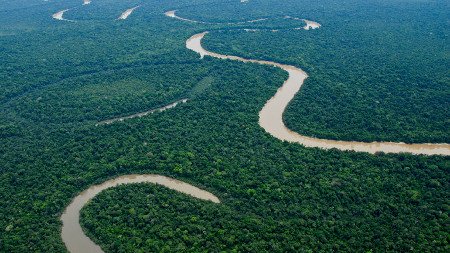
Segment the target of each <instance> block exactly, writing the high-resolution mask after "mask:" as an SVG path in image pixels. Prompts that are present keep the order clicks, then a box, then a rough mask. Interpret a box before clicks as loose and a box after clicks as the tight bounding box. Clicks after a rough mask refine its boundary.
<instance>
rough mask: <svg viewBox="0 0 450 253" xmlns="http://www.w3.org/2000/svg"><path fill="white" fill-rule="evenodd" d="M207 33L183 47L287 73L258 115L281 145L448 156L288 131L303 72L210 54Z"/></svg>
mask: <svg viewBox="0 0 450 253" xmlns="http://www.w3.org/2000/svg"><path fill="white" fill-rule="evenodd" d="M319 27H320V25H314V24H311V23H307V25H306V26H305V27H304V29H305V30H309V29H315V28H319ZM207 33H208V32H203V33H199V34H196V35H194V36H192V37H191V38H189V39H188V40H187V41H186V47H187V48H188V49H190V50H193V51H194V52H197V53H198V54H200V56H201V57H202V58H203V57H204V56H206V55H208V56H211V57H214V58H219V59H229V60H235V61H241V62H251V63H258V64H263V65H270V66H274V67H278V68H281V69H283V70H285V71H287V72H288V73H289V78H288V79H287V80H286V82H285V83H284V84H283V85H282V86H281V87H280V88H279V89H278V91H277V92H276V93H275V95H274V96H273V97H272V98H271V99H269V100H268V101H267V103H266V104H265V105H264V107H263V108H262V110H261V111H260V112H259V125H260V126H261V127H262V128H264V130H266V132H268V133H269V134H271V135H272V136H273V137H275V138H278V139H280V140H283V141H288V142H295V143H299V144H302V145H304V146H305V147H314V148H322V149H333V148H335V149H339V150H344V151H358V152H368V153H371V154H374V153H377V152H384V153H412V154H421V155H446V156H448V155H450V145H449V144H446V143H443V144H433V143H423V144H406V143H401V142H370V143H368V142H359V141H336V140H327V139H319V138H313V137H308V136H304V135H301V134H299V133H296V132H294V131H291V130H289V129H288V128H287V127H286V126H285V125H284V122H283V113H284V111H285V110H286V107H287V106H288V104H289V102H290V101H291V100H292V99H293V98H294V96H295V95H296V94H297V92H299V90H300V88H301V87H302V85H303V82H304V81H305V79H306V78H308V74H306V72H304V71H303V70H301V69H299V68H297V67H294V66H290V65H284V64H280V63H276V62H271V61H263V60H252V59H245V58H242V57H238V56H232V55H222V54H218V53H214V52H210V51H208V50H206V49H204V48H203V46H202V43H201V42H202V39H203V37H204V36H205V35H206V34H207Z"/></svg>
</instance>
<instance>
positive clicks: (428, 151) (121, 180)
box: [53, 7, 450, 253]
mask: <svg viewBox="0 0 450 253" xmlns="http://www.w3.org/2000/svg"><path fill="white" fill-rule="evenodd" d="M135 8H136V7H135ZM129 10H131V9H129ZM129 10H127V11H129ZM65 11H66V10H64V11H60V12H58V13H56V14H54V15H53V17H54V18H56V19H60V20H64V19H63V18H62V15H63V14H64V12H65ZM131 12H132V10H131V11H130V12H129V13H128V15H129V14H130V13H131ZM165 15H166V16H168V17H172V18H177V19H179V20H183V21H189V22H195V23H202V22H199V21H194V20H188V19H184V18H180V17H178V16H176V14H175V11H168V12H166V13H165ZM125 18H126V17H125ZM285 18H291V17H285ZM294 19H296V18H294ZM301 20H302V21H304V22H305V23H306V26H304V27H303V28H302V29H305V30H309V29H316V28H319V27H320V24H319V23H317V22H314V21H309V20H304V19H301ZM257 21H259V20H257ZM249 22H256V21H249ZM207 33H208V32H203V33H199V34H195V35H193V36H192V37H191V38H189V39H188V40H187V41H186V47H187V48H188V49H190V50H193V51H194V52H197V53H198V54H200V57H201V58H203V57H204V56H211V57H214V58H218V59H224V60H225V59H226V60H235V61H241V62H246V63H258V64H263V65H269V66H273V67H278V68H281V69H283V70H284V71H286V72H288V73H289V78H288V79H287V80H286V81H285V82H284V84H283V85H282V86H281V87H280V88H279V89H278V91H277V92H276V93H275V95H274V96H273V97H272V98H270V99H269V100H268V101H267V102H266V104H265V105H264V107H263V108H262V109H261V111H260V112H259V125H260V126H261V127H262V128H263V129H264V130H265V131H266V132H268V133H269V134H271V135H272V136H274V137H275V138H278V139H279V140H283V141H288V142H295V143H299V144H302V145H304V146H306V147H315V148H322V149H333V148H334V149H339V150H350V151H358V152H368V153H372V154H373V153H376V152H385V153H412V154H422V155H450V145H449V144H431V143H429V144H428V143H425V144H406V143H396V142H372V143H366V142H357V141H336V140H326V139H319V138H312V137H307V136H303V135H301V134H299V133H296V132H293V131H291V130H289V129H288V128H287V127H286V126H285V125H284V122H283V113H284V111H285V109H286V107H287V106H288V104H289V102H290V101H291V100H292V99H293V98H294V96H295V95H296V94H297V92H299V91H300V88H301V86H302V85H303V83H304V81H305V79H306V78H308V74H307V73H306V72H304V71H303V70H301V69H300V68H297V67H295V66H291V65H285V64H281V63H276V62H271V61H264V60H254V59H245V58H242V57H238V56H232V55H222V54H218V53H214V52H210V51H208V50H206V49H205V48H203V47H202V43H201V42H202V39H203V38H204V36H205V35H206V34H207ZM186 101H187V99H183V100H180V101H177V102H175V103H172V104H169V105H167V106H165V107H161V108H158V109H154V110H150V111H147V112H142V113H138V114H133V115H130V116H126V117H120V118H115V119H111V120H106V121H102V122H99V123H98V124H97V125H99V124H111V123H113V122H116V121H123V120H125V119H130V118H135V117H142V116H145V115H147V114H149V113H153V112H155V111H158V110H159V111H163V110H166V109H169V108H173V107H175V106H176V105H177V104H178V103H180V102H183V103H185V102H186ZM133 183H153V184H158V185H162V186H165V187H167V188H169V189H173V190H175V191H178V192H181V193H185V194H189V195H191V196H192V197H195V198H198V199H202V200H207V201H212V202H214V203H220V200H219V199H218V198H217V197H216V196H214V195H213V194H211V193H209V192H206V191H204V190H201V189H199V188H197V187H195V186H192V185H190V184H187V183H184V182H181V181H178V180H175V179H172V178H168V177H165V176H161V175H154V174H148V175H125V176H121V177H118V178H115V179H112V180H108V181H106V182H104V183H102V184H100V185H94V186H91V187H89V189H87V190H85V191H84V192H82V193H81V194H79V195H78V196H76V197H75V198H74V199H73V201H72V202H71V203H70V204H69V206H67V208H66V209H65V211H64V213H63V215H62V216H61V221H62V223H63V226H62V231H61V236H62V239H63V241H64V243H65V245H66V247H67V249H68V250H69V251H70V252H72V253H87V252H92V253H101V252H103V251H102V249H101V248H100V247H99V246H98V245H96V244H95V243H94V242H93V241H91V240H90V239H89V238H88V237H87V236H86V235H85V234H84V232H83V230H82V228H81V226H80V223H79V218H80V211H81V209H82V208H83V206H85V205H86V204H87V203H88V202H89V201H90V200H92V199H93V198H94V197H95V196H96V195H97V194H99V193H100V192H102V191H103V190H105V189H108V188H112V187H116V186H118V185H120V184H133Z"/></svg>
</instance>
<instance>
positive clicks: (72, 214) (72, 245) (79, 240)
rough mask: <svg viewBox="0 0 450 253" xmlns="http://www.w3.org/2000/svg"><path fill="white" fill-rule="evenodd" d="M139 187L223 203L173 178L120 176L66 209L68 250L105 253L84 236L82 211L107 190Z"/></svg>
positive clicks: (91, 189) (64, 228) (64, 230)
mask: <svg viewBox="0 0 450 253" xmlns="http://www.w3.org/2000/svg"><path fill="white" fill-rule="evenodd" d="M137 183H152V184H157V185H161V186H164V187H167V188H169V189H172V190H175V191H178V192H180V193H184V194H187V195H190V196H192V197H194V198H198V199H201V200H206V201H212V202H213V203H220V200H219V199H218V198H217V197H216V196H215V195H213V194H212V193H209V192H207V191H205V190H202V189H200V188H198V187H195V186H193V185H191V184H188V183H185V182H182V181H179V180H176V179H173V178H170V177H166V176H162V175H155V174H144V175H125V176H120V177H117V178H115V179H111V180H108V181H106V182H104V183H102V184H99V185H93V186H91V187H89V188H88V189H87V190H85V191H83V192H82V193H80V194H79V195H77V196H76V197H75V198H74V199H73V200H72V202H71V203H70V204H69V205H68V206H67V207H66V209H65V210H64V213H63V214H62V215H61V221H62V223H63V226H62V231H61V237H62V240H63V242H64V244H65V245H66V248H67V250H68V251H69V252H71V253H87V252H89V253H103V251H102V249H101V248H100V246H98V245H97V244H95V243H94V242H93V241H92V240H91V239H89V237H87V236H86V235H85V234H84V232H83V229H82V228H81V225H80V222H79V220H80V211H81V209H82V208H83V207H84V206H85V205H86V204H87V203H89V201H90V200H92V199H93V198H94V197H95V196H97V195H98V194H99V193H100V192H102V191H104V190H106V189H109V188H113V187H117V186H119V185H122V184H137Z"/></svg>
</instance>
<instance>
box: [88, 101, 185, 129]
mask: <svg viewBox="0 0 450 253" xmlns="http://www.w3.org/2000/svg"><path fill="white" fill-rule="evenodd" d="M187 101H188V99H187V98H185V99H181V100H178V101H176V102H174V103H171V104H168V105H166V106H163V107H160V108H156V109H152V110H148V111H145V112H140V113H136V114H132V115H128V116H124V117H119V118H113V119H108V120H103V121H100V122H98V123H97V124H95V125H96V126H99V125H109V124H112V123H114V122H118V121H124V120H127V119H134V118H140V117H144V116H147V115H149V114H152V113H155V112H163V111H165V110H168V109H172V108H174V107H176V106H177V105H178V104H180V103H186V102H187Z"/></svg>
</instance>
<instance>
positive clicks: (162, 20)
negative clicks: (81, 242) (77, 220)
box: [0, 0, 450, 252]
mask: <svg viewBox="0 0 450 253" xmlns="http://www.w3.org/2000/svg"><path fill="white" fill-rule="evenodd" d="M371 2H372V1H371ZM376 2H377V5H376V6H377V9H376V11H373V8H372V6H374V5H373V3H366V2H362V1H347V2H346V3H341V1H336V2H334V1H328V0H327V1H321V2H316V1H311V3H307V2H306V1H297V0H295V1H294V0H291V1H256V0H250V2H249V3H248V4H246V5H242V4H240V3H239V1H236V3H234V2H233V3H231V2H229V1H226V2H223V3H222V1H221V3H212V1H209V0H197V1H192V0H189V1H187V0H186V1H181V0H177V1H165V0H164V1H162V0H161V1H159V0H158V1H145V2H144V3H141V2H138V1H127V2H126V3H125V2H121V3H118V2H117V1H112V0H98V1H95V0H94V1H93V3H92V5H91V6H89V7H88V8H80V7H79V6H80V4H81V1H77V2H75V1H49V2H42V1H37V0H33V1H3V2H2V4H0V12H1V14H0V23H1V24H2V26H1V27H0V59H1V62H0V80H1V81H0V82H1V85H0V101H1V103H0V107H1V109H0V217H1V219H0V252H65V251H66V250H65V247H64V244H63V242H62V240H61V238H60V227H61V222H60V220H59V217H60V215H61V213H62V211H63V210H64V208H65V207H66V206H67V205H68V203H69V202H70V201H71V199H72V198H73V197H74V196H76V195H77V194H78V193H79V192H81V191H83V190H84V189H86V188H88V187H89V186H90V185H92V184H95V183H100V182H103V181H105V180H107V179H109V178H114V177H117V176H119V175H124V174H131V173H153V174H164V175H168V176H171V177H174V178H177V179H179V180H183V181H186V182H189V183H191V184H193V185H196V186H198V187H200V188H202V189H205V190H208V191H210V192H212V193H214V194H215V195H217V196H218V197H219V198H220V200H221V201H222V203H221V204H213V203H210V202H204V201H200V200H197V199H194V198H191V197H189V196H184V195H182V194H179V193H176V192H173V191H170V190H167V189H164V188H161V187H156V186H152V185H129V186H122V187H119V188H117V189H111V190H108V191H106V192H104V193H102V194H100V195H99V196H98V198H96V199H94V201H93V202H91V203H90V204H89V205H88V206H87V207H86V208H85V209H83V212H82V215H83V216H82V224H83V226H84V227H85V229H86V231H87V233H88V234H89V235H90V236H91V237H92V238H93V239H94V240H95V241H96V242H98V243H99V244H100V245H101V246H102V247H103V248H104V249H105V250H108V252H116V251H126V252H139V250H141V251H144V252H148V251H152V250H155V251H159V250H162V249H167V248H168V249H167V250H168V251H182V250H186V251H196V252H198V251H206V252H210V251H220V250H224V251H232V250H233V249H236V250H238V251H243V252H264V251H270V252H277V251H278V252H279V251H297V252H298V251H299V252H308V251H313V252H320V251H326V252H330V251H339V252H344V251H347V252H370V251H372V252H386V251H390V252H405V251H414V252H446V251H448V245H449V242H448V238H449V236H448V235H449V231H448V227H447V224H448V222H449V220H448V214H449V206H450V203H449V201H448V200H449V199H450V196H449V195H450V194H449V190H448V189H449V187H450V185H449V182H450V176H449V168H450V160H449V158H448V157H438V156H433V157H426V156H413V155H403V154H400V155H386V154H377V155H369V154H363V153H354V152H340V151H337V150H330V151H323V150H319V149H310V148H303V147H302V146H300V145H296V144H289V143H283V142H280V141H278V140H277V139H275V138H273V137H271V136H270V135H268V134H267V133H265V132H264V130H263V129H261V128H260V127H259V125H258V112H259V111H260V109H261V108H262V107H263V105H264V103H265V102H266V101H267V100H268V99H269V98H270V97H271V96H273V94H274V93H275V92H276V90H277V89H278V87H280V86H281V84H282V83H283V81H284V80H285V79H286V77H287V76H286V73H284V72H283V71H281V70H279V69H276V68H271V67H267V66H260V65H256V64H243V63H239V62H232V61H223V60H218V59H212V58H210V57H206V58H205V59H203V60H200V59H199V56H198V55H197V54H195V53H193V52H191V51H188V50H187V49H185V40H186V39H187V38H189V37H190V36H191V35H193V34H195V33H197V32H201V31H204V30H206V29H216V30H223V29H236V28H238V27H241V28H242V27H246V28H247V27H252V26H249V25H248V24H246V25H234V26H230V25H202V24H191V23H185V22H181V21H177V20H173V19H169V18H166V17H164V16H163V15H162V13H164V11H167V10H171V9H179V10H180V15H183V16H184V15H186V17H190V18H196V17H198V19H200V20H211V21H217V22H224V21H225V22H226V21H228V20H243V19H255V18H260V17H274V18H278V19H276V20H273V21H267V22H264V23H261V24H256V23H255V24H254V27H262V28H266V29H272V28H290V27H294V26H295V25H296V24H295V23H293V22H292V21H289V22H288V21H283V20H281V19H279V18H280V17H282V15H291V16H298V17H305V18H309V19H313V20H317V21H319V22H321V23H323V25H324V27H323V29H321V30H317V31H309V32H306V31H296V32H294V31H293V32H289V31H282V32H279V33H270V32H268V33H261V34H260V33H254V34H250V33H244V32H237V31H228V32H222V33H219V32H213V33H211V34H209V35H208V36H207V37H206V38H205V42H204V43H205V45H206V46H207V47H208V48H211V49H214V50H218V51H220V52H230V53H233V54H237V55H242V56H248V57H252V58H261V59H264V58H265V59H271V60H277V61H279V62H286V63H291V64H295V65H297V66H300V67H302V68H305V70H307V71H308V72H309V73H310V79H309V80H308V82H307V83H306V86H305V87H304V88H305V89H304V90H302V92H301V93H300V94H299V95H298V96H297V97H296V100H295V101H294V102H293V103H292V104H291V106H290V108H288V111H287V113H286V116H285V119H286V121H287V123H288V125H289V126H290V127H292V128H293V129H295V130H298V131H300V132H306V133H308V134H312V135H320V136H325V137H329V138H344V139H347V138H349V139H351V138H353V137H355V138H354V139H363V140H371V139H376V138H378V137H379V138H381V139H385V140H401V141H429V142H432V141H448V136H449V134H448V129H449V128H448V127H446V126H448V120H447V119H448V118H449V117H448V108H449V106H448V99H445V98H446V97H448V92H449V89H448V83H449V82H448V64H449V63H448V58H446V55H445V50H447V49H448V43H445V42H447V41H448V36H447V34H446V31H447V30H448V29H447V30H446V29H444V28H445V26H446V25H447V26H448V24H446V23H445V22H443V21H442V22H439V23H433V22H431V21H430V20H431V14H433V15H434V14H436V15H438V14H439V13H440V14H439V15H442V12H443V11H444V10H445V8H440V6H441V5H443V6H444V7H445V4H446V3H445V2H442V3H441V2H440V1H437V2H436V3H435V4H436V6H433V4H426V3H420V2H410V1H407V2H408V3H407V4H406V3H405V1H394V3H391V2H392V1H389V2H387V1H376ZM397 2H399V3H400V4H402V5H404V6H403V7H402V8H403V9H401V8H400V7H399V6H398V4H397ZM138 4H142V7H141V8H140V9H138V10H139V11H136V12H135V13H133V14H132V16H131V17H130V19H128V20H126V21H123V22H119V21H114V20H113V19H114V18H116V15H117V16H118V15H120V13H121V12H122V11H123V10H124V7H125V8H129V7H132V6H135V5H138ZM439 4H441V5H439ZM393 5H395V6H396V7H395V6H394V7H395V8H392V6H393ZM71 6H78V7H77V9H74V10H73V11H71V12H68V13H67V16H66V17H67V18H72V19H79V20H80V22H77V23H69V22H58V21H55V20H52V19H51V14H53V13H54V12H56V11H58V10H61V9H64V8H69V7H71ZM225 6H226V8H225ZM419 7H420V9H421V12H420V13H421V16H423V17H422V18H423V20H424V21H428V22H421V21H420V20H419V19H417V20H416V17H417V15H418V14H411V13H412V12H414V11H415V10H417V9H418V8H419ZM235 10H240V11H239V12H238V11H235ZM401 10H404V11H401ZM422 14H423V15H422ZM439 15H438V16H439ZM386 16H391V17H392V16H395V17H396V18H397V20H398V22H397V23H395V26H401V29H394V28H395V27H393V26H392V25H389V23H387V24H386V31H384V32H381V33H380V30H381V25H380V24H379V23H378V22H381V21H377V22H375V21H376V20H380V19H377V18H376V17H384V18H385V17H386ZM91 17H92V19H91ZM439 17H440V16H439ZM366 18H367V20H369V21H373V23H371V22H369V21H367V22H366V23H363V24H357V23H355V22H353V21H354V20H359V21H364V20H365V19H366ZM391 19H392V18H391ZM437 19H438V20H439V18H437ZM350 21H352V22H350ZM436 22H437V21H436ZM349 23H352V25H349ZM368 23H370V24H371V26H369V25H370V24H368ZM344 24H347V26H345V25H344ZM418 24H421V25H420V27H422V25H424V26H425V27H426V32H424V31H425V30H420V29H419V28H420V27H419V26H418ZM367 26H369V27H370V28H371V29H366V28H364V27H367ZM416 28H417V29H416ZM430 31H431V32H432V33H433V35H432V36H431V38H429V40H428V39H426V38H428V37H426V34H429V32H430ZM339 34H342V35H339ZM375 35H376V36H375ZM416 36H417V38H415V37H416ZM343 39H345V43H339V41H341V40H343ZM358 41H362V42H358ZM396 41H400V42H402V43H398V45H397V44H395V43H394V42H396ZM405 41H409V42H408V43H407V44H406V45H405V43H406V42H405ZM421 43H422V46H423V48H422V49H421V48H420V44H421ZM231 45H233V47H231ZM283 45H284V46H287V47H283ZM343 45H345V47H344V46H343ZM432 45H436V47H432ZM339 46H341V48H342V49H341V50H337V49H338V48H339ZM373 48H377V49H380V50H378V51H377V50H371V49H373ZM408 49H411V50H408ZM413 49H414V50H413ZM429 50H432V51H430V53H426V51H429ZM410 51H412V52H413V53H411V52H410ZM447 51H448V50H447ZM393 52H398V55H399V56H396V55H395V54H393ZM352 54H353V55H354V56H355V59H352V57H351V56H352ZM386 56H389V57H386ZM422 56H427V57H422ZM367 59H373V60H371V61H369V60H367ZM420 59H422V60H420ZM330 65H332V68H331V67H330ZM355 65H356V66H360V67H358V68H356V69H354V70H353V71H349V70H352V68H353V67H354V66H355ZM393 65H395V66H396V67H397V68H396V70H395V71H393V72H389V71H388V70H389V68H390V66H393ZM418 66H421V69H422V70H423V72H422V73H423V75H422V73H419V72H417V71H415V69H416V68H417V67H418ZM370 68H373V69H374V71H372V70H370ZM376 70H383V71H384V73H385V75H381V77H382V78H383V79H382V80H380V81H377V80H378V79H379V78H380V76H379V75H378V74H377V71H376ZM446 71H447V72H446ZM334 73H338V74H340V75H337V74H334ZM446 73H447V75H446ZM362 74H364V75H365V77H363V75H362ZM397 78H399V79H400V80H397ZM346 80H349V81H346ZM355 80H356V81H358V82H356V81H355ZM395 80H397V81H395ZM337 84H339V85H337ZM413 84H414V85H413ZM375 86H377V88H376V89H375V88H373V87H375ZM330 90H332V92H330ZM353 91H355V92H353ZM389 92H390V94H389ZM413 94H415V95H414V96H413ZM320 95H322V96H323V98H321V97H320ZM324 95H326V96H324ZM344 95H345V96H344ZM347 95H348V96H347ZM183 97H189V98H190V101H189V102H188V103H186V104H181V105H179V106H178V107H176V108H175V109H172V110H168V111H165V112H163V113H157V114H153V115H151V116H148V117H144V118H139V119H133V120H129V121H125V122H122V123H117V124H112V125H107V126H99V127H95V125H94V123H95V122H96V121H98V120H102V119H106V118H108V117H111V116H119V115H128V114H132V113H136V112H140V111H143V110H148V109H151V108H154V107H155V106H159V105H161V104H165V103H169V102H172V101H174V100H177V99H180V98H183ZM344 98H345V99H344ZM368 98H370V99H372V100H369V99H368ZM375 99H378V100H379V99H384V100H379V101H384V102H383V103H380V105H379V106H380V107H379V108H378V110H379V111H377V112H373V113H368V112H369V111H370V108H369V105H370V104H371V103H372V102H374V100H375ZM433 99H434V100H433ZM394 101H396V102H394ZM424 101H425V102H424ZM432 101H435V102H432ZM439 101H440V102H439ZM335 102H336V103H338V105H336V104H334V103H335ZM345 102H348V103H350V104H351V106H350V107H345V106H341V105H340V103H343V104H345ZM426 102H430V103H426ZM438 102H439V103H440V104H439V106H440V107H442V108H443V109H440V107H439V106H438V105H437V103H438ZM303 103H311V104H310V106H309V107H305V106H303ZM305 108H306V109H305ZM308 108H309V109H311V111H307V112H305V111H304V110H309V109H308ZM397 110H400V111H399V112H396V111H397ZM383 111H384V112H383ZM350 115H353V116H350ZM381 115H392V118H390V119H387V118H385V117H384V116H383V117H384V118H383V117H381ZM427 115H429V116H427ZM400 116H401V117H400ZM336 117H338V118H339V120H341V121H342V122H341V123H339V124H337V123H336V124H335V125H333V124H330V125H326V126H323V127H322V126H319V125H320V123H321V122H323V121H328V120H331V119H333V118H336ZM365 117H367V120H369V119H370V122H374V123H373V124H375V125H376V124H382V125H383V126H386V128H384V130H385V132H383V133H380V132H379V131H378V130H377V129H376V128H373V129H372V128H371V127H373V125H372V123H370V122H369V123H370V124H369V123H368V121H367V120H365V119H364V118H365ZM380 117H381V118H380ZM296 118H301V124H300V123H299V122H300V121H297V120H295V119H296ZM353 118H354V119H357V121H358V122H359V123H360V125H355V126H353V125H352V124H353V123H351V122H352V121H350V119H353ZM407 118H409V119H411V122H412V123H411V122H409V121H406V119H407ZM446 120H447V121H446ZM423 122H426V123H423ZM365 123H368V124H369V125H367V126H366V125H365ZM397 123H398V124H399V125H400V126H403V125H405V124H406V125H408V126H409V127H410V128H408V129H407V128H405V127H396V124H397ZM355 124H356V123H355ZM342 126H347V127H346V128H344V130H345V131H342V134H341V132H339V131H338V129H339V127H342ZM389 129H394V130H392V131H390V130H389ZM353 133H354V134H353ZM374 136H376V138H375V137H374ZM391 138H392V139H391Z"/></svg>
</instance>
